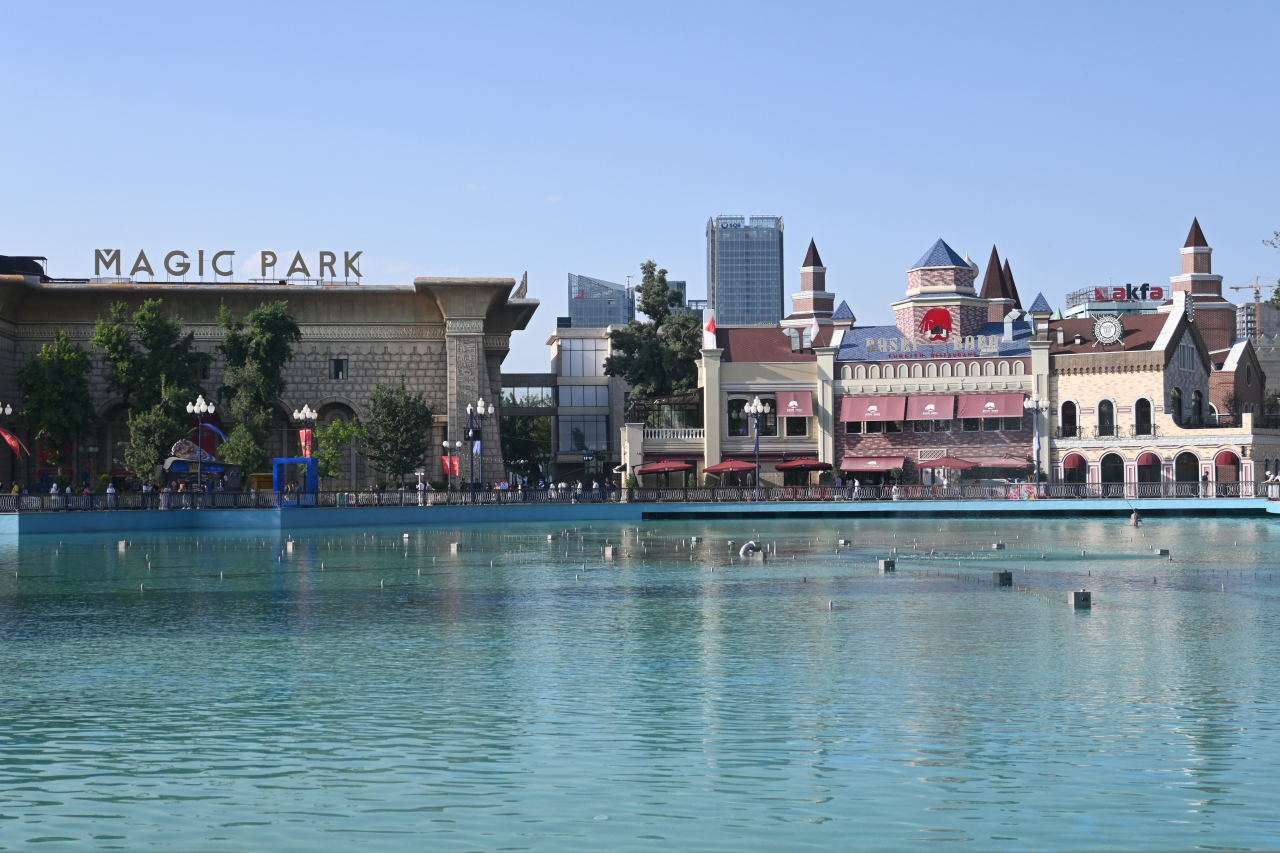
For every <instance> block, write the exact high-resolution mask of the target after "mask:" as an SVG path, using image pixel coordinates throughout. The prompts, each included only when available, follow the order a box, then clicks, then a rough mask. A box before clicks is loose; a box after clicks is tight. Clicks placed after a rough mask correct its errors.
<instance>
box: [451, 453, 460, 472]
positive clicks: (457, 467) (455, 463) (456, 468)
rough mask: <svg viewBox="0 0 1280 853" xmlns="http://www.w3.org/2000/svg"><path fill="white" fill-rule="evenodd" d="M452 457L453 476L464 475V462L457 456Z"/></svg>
mask: <svg viewBox="0 0 1280 853" xmlns="http://www.w3.org/2000/svg"><path fill="white" fill-rule="evenodd" d="M452 459H453V476H455V477H460V476H462V463H461V462H459V461H458V457H456V456H454V457H452Z"/></svg>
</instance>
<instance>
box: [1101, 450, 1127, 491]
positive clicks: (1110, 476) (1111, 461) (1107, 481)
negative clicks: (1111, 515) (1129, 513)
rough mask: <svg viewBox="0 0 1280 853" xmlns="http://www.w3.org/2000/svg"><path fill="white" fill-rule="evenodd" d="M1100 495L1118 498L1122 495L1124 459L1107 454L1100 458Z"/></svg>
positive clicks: (1116, 455)
mask: <svg viewBox="0 0 1280 853" xmlns="http://www.w3.org/2000/svg"><path fill="white" fill-rule="evenodd" d="M1101 467H1102V471H1101V473H1102V494H1103V495H1104V496H1106V497H1120V496H1121V495H1122V494H1123V493H1124V457H1123V456H1121V455H1120V454H1119V453H1108V454H1107V455H1106V456H1103V457H1102V466H1101Z"/></svg>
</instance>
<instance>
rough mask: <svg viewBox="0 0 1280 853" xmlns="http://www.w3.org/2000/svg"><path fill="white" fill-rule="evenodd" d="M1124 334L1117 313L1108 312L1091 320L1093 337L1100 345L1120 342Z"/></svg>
mask: <svg viewBox="0 0 1280 853" xmlns="http://www.w3.org/2000/svg"><path fill="white" fill-rule="evenodd" d="M1123 335H1124V324H1123V323H1122V322H1120V317H1119V315H1117V314H1108V315H1105V316H1102V317H1098V318H1097V319H1095V320H1094V321H1093V337H1094V340H1096V341H1097V342H1098V343H1099V344H1101V345H1102V346H1104V347H1105V346H1111V345H1112V344H1118V343H1120V338H1121V337H1122V336H1123Z"/></svg>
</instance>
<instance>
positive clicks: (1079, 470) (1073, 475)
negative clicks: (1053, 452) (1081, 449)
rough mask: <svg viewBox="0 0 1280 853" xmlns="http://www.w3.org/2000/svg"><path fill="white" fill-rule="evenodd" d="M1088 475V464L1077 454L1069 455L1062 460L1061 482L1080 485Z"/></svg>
mask: <svg viewBox="0 0 1280 853" xmlns="http://www.w3.org/2000/svg"><path fill="white" fill-rule="evenodd" d="M1088 473H1089V463H1088V461H1087V460H1086V459H1085V458H1084V457H1083V456H1081V455H1080V454H1079V453H1069V454H1067V455H1066V456H1065V457H1063V460H1062V482H1064V483H1075V484H1080V483H1084V482H1085V478H1086V477H1087V476H1088Z"/></svg>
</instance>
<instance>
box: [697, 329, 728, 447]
mask: <svg viewBox="0 0 1280 853" xmlns="http://www.w3.org/2000/svg"><path fill="white" fill-rule="evenodd" d="M723 355H724V350H722V349H704V350H703V351H702V368H701V373H702V461H703V467H704V468H706V467H710V466H711V465H719V464H720V425H721V421H722V418H721V412H720V358H721V356H723Z"/></svg>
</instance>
